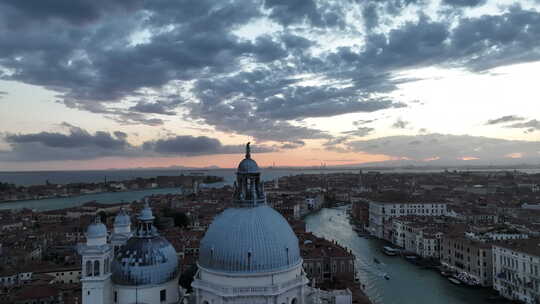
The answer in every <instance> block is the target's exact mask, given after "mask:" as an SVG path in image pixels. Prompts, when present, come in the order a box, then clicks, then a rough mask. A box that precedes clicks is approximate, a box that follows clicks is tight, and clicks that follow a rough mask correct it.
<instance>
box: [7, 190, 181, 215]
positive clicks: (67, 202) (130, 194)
mask: <svg viewBox="0 0 540 304" xmlns="http://www.w3.org/2000/svg"><path fill="white" fill-rule="evenodd" d="M180 192H181V189H180V188H161V189H149V190H139V191H126V192H106V193H99V194H87V195H81V196H76V197H66V198H49V199H42V200H27V201H16V202H7V203H0V210H2V209H22V208H29V209H34V210H37V211H47V210H56V209H64V208H70V207H76V206H80V205H82V204H84V203H86V202H90V201H97V202H98V203H103V204H114V203H121V202H132V201H136V200H140V199H142V198H144V197H145V196H148V195H152V194H167V193H180Z"/></svg>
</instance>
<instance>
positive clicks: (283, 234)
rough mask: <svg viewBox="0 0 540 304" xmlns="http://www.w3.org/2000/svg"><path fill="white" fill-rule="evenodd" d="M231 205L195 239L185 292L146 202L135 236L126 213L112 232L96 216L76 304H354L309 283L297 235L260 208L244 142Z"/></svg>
mask: <svg viewBox="0 0 540 304" xmlns="http://www.w3.org/2000/svg"><path fill="white" fill-rule="evenodd" d="M232 200H233V207H231V208H228V209H226V210H225V211H223V212H222V213H221V214H219V215H218V216H217V217H216V218H215V219H214V221H213V222H212V224H211V225H210V226H209V228H208V230H207V231H206V234H205V235H204V237H203V239H202V240H201V244H200V248H199V260H198V263H197V265H198V271H197V273H196V274H195V277H194V280H193V283H192V287H193V292H192V293H191V294H185V293H184V292H183V291H182V289H181V288H180V286H179V285H178V279H179V275H180V273H179V270H178V269H179V268H178V256H177V254H176V251H175V249H174V247H173V246H172V245H171V244H170V243H169V242H168V241H167V240H166V239H165V238H163V237H161V236H160V235H159V232H158V231H157V229H156V228H155V227H154V225H153V221H154V216H153V214H152V210H151V208H150V206H149V205H148V204H145V206H144V208H143V209H142V211H141V212H140V214H139V215H138V217H137V224H136V229H134V231H131V220H130V217H129V215H127V214H126V213H125V212H124V211H120V213H119V214H118V215H117V216H116V217H115V220H114V227H113V230H112V231H111V232H110V233H109V232H108V231H107V228H106V226H105V225H104V224H103V223H101V222H100V221H99V217H97V218H96V221H95V222H94V223H92V224H91V225H89V226H88V228H87V232H86V238H87V239H86V243H85V244H83V245H82V246H80V254H81V256H82V267H83V272H82V273H83V276H82V278H81V282H82V303H83V304H116V303H118V304H133V303H146V304H154V303H155V304H158V303H159V304H161V303H171V304H172V303H194V304H222V303H243V304H244V303H245V304H256V303H261V304H263V303H264V304H269V303H273V304H312V303H313V304H315V303H336V304H350V303H352V299H351V293H350V291H348V290H341V291H337V290H336V291H331V292H329V291H322V290H319V289H316V288H313V287H311V286H310V285H309V280H308V278H307V277H306V275H305V272H304V269H303V267H302V257H301V255H300V249H299V244H298V239H297V237H296V235H295V234H294V232H293V230H292V229H291V227H290V225H289V224H288V222H287V221H286V220H285V218H283V216H281V214H279V213H278V212H277V211H275V210H274V209H273V208H271V207H270V206H268V205H267V204H266V197H265V193H264V189H263V185H262V181H261V179H260V170H259V166H258V165H257V163H256V162H255V160H253V159H252V158H251V152H250V147H249V143H248V145H247V146H246V155H245V158H244V159H243V160H242V161H241V162H240V164H239V165H238V170H237V173H236V182H235V183H234V195H233V198H232Z"/></svg>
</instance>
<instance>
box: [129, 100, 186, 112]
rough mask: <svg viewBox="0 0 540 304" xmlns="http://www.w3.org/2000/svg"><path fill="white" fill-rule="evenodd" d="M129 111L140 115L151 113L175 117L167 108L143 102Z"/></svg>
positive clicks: (158, 104) (160, 104)
mask: <svg viewBox="0 0 540 304" xmlns="http://www.w3.org/2000/svg"><path fill="white" fill-rule="evenodd" d="M129 110H130V111H134V112H140V113H153V114H162V115H176V113H175V112H173V111H171V110H169V109H168V107H167V106H166V105H164V104H162V103H158V102H145V101H139V102H138V103H137V104H136V105H134V106H133V107H131V108H129Z"/></svg>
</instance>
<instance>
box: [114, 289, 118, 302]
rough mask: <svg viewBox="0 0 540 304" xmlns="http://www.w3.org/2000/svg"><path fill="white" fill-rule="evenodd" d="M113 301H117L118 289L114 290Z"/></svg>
mask: <svg viewBox="0 0 540 304" xmlns="http://www.w3.org/2000/svg"><path fill="white" fill-rule="evenodd" d="M114 303H118V291H115V292H114Z"/></svg>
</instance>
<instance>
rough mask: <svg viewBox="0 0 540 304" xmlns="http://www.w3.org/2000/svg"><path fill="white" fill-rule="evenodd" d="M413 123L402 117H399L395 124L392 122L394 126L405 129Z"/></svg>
mask: <svg viewBox="0 0 540 304" xmlns="http://www.w3.org/2000/svg"><path fill="white" fill-rule="evenodd" d="M410 124H411V123H410V122H408V121H405V120H403V119H401V118H398V119H397V120H396V121H395V122H394V123H393V124H392V128H395V129H405V128H407V127H408V126H409V125H410Z"/></svg>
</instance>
